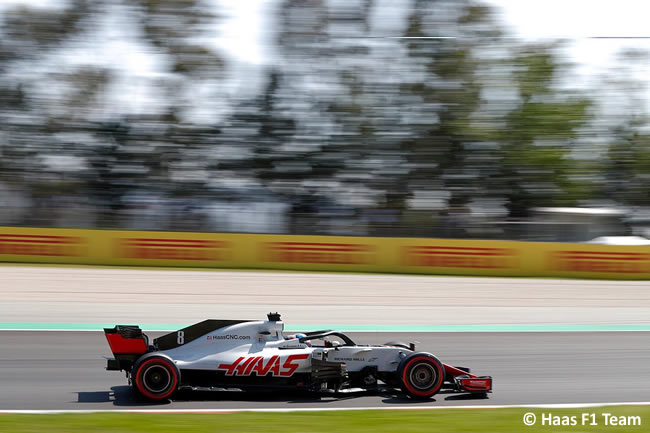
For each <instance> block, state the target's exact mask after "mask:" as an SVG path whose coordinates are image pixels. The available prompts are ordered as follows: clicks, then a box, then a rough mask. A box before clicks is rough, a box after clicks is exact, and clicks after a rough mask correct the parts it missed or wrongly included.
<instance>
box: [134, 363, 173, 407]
mask: <svg viewBox="0 0 650 433" xmlns="http://www.w3.org/2000/svg"><path fill="white" fill-rule="evenodd" d="M131 380H132V383H133V388H134V389H135V390H136V391H137V392H138V393H139V394H140V395H142V396H144V397H146V398H148V399H150V400H156V401H161V400H166V399H168V398H170V397H171V396H172V395H173V394H174V392H176V390H177V389H178V385H179V384H180V380H181V375H180V371H179V370H178V367H176V364H174V361H172V359H171V358H170V357H168V356H165V355H161V354H155V353H150V354H147V355H144V356H142V357H140V359H138V360H137V361H136V363H135V365H134V366H133V370H132V375H131Z"/></svg>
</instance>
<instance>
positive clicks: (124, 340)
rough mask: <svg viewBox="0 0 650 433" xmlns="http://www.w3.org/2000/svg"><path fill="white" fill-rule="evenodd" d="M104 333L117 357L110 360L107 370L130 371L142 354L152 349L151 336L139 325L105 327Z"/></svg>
mask: <svg viewBox="0 0 650 433" xmlns="http://www.w3.org/2000/svg"><path fill="white" fill-rule="evenodd" d="M104 335H105V336H106V341H108V345H109V346H110V348H111V352H113V356H114V357H115V358H114V359H109V360H108V363H107V366H106V369H107V370H125V371H129V370H130V369H131V367H132V366H133V363H134V362H135V361H136V360H137V359H138V358H139V357H140V356H142V355H144V354H145V353H147V352H149V351H150V348H149V337H147V336H146V335H145V334H144V333H143V332H142V329H140V327H139V326H137V325H116V326H114V327H113V328H104Z"/></svg>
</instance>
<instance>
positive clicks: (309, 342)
mask: <svg viewBox="0 0 650 433" xmlns="http://www.w3.org/2000/svg"><path fill="white" fill-rule="evenodd" d="M304 337H306V335H305V334H303V333H302V332H298V333H297V334H294V335H290V336H289V340H293V339H298V338H304ZM304 343H305V344H306V345H307V347H311V341H309V340H305V341H304Z"/></svg>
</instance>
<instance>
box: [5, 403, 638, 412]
mask: <svg viewBox="0 0 650 433" xmlns="http://www.w3.org/2000/svg"><path fill="white" fill-rule="evenodd" d="M604 406H650V402H649V401H636V402H617V403H616V402H612V403H559V404H502V405H485V406H397V407H386V406H376V407H350V408H345V407H341V408H338V407H327V408H318V407H317V408H287V409H285V408H268V409H259V408H251V409H158V410H156V409H114V410H110V409H108V410H106V409H97V410H94V409H54V410H39V409H36V410H32V409H15V410H2V409H0V414H24V415H25V414H26V415H45V414H47V415H52V414H86V413H171V414H174V413H175V414H182V413H204V414H210V413H214V414H218V413H232V412H270V413H273V412H277V413H287V412H340V411H359V410H438V409H442V410H444V409H512V408H521V409H524V408H526V409H531V408H532V409H580V408H591V407H604Z"/></svg>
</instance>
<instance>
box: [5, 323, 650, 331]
mask: <svg viewBox="0 0 650 433" xmlns="http://www.w3.org/2000/svg"><path fill="white" fill-rule="evenodd" d="M115 325H116V323H41V322H31V323H20V322H0V330H1V331H17V330H21V331H101V330H102V329H103V328H112V327H113V326H115ZM139 326H140V328H142V330H144V331H176V330H178V329H181V328H184V327H186V326H188V324H186V323H178V324H170V323H140V324H139ZM321 329H336V330H340V331H345V332H622V331H643V332H650V324H647V325H552V324H549V325H430V326H418V325H335V324H330V325H286V326H285V331H287V332H299V331H303V332H304V331H317V330H321Z"/></svg>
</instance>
